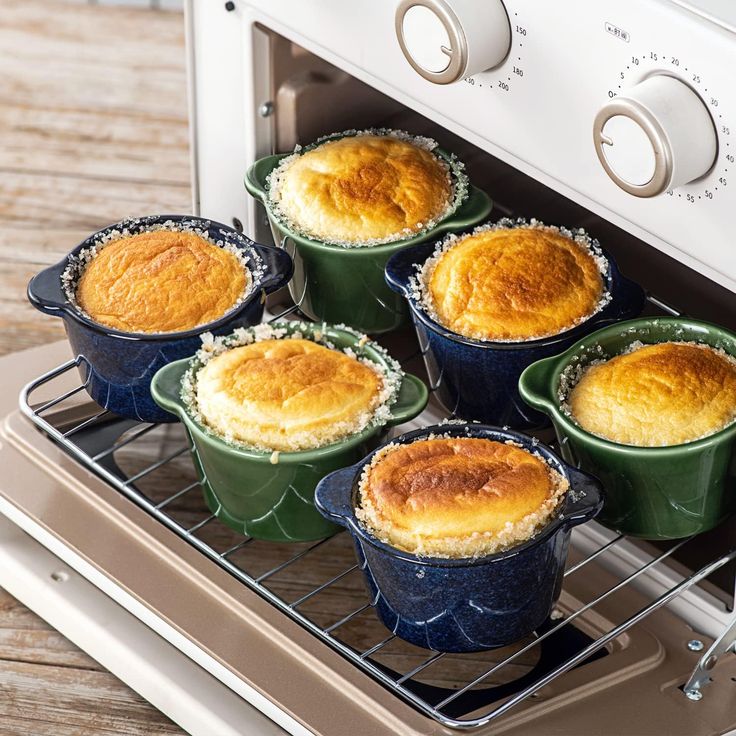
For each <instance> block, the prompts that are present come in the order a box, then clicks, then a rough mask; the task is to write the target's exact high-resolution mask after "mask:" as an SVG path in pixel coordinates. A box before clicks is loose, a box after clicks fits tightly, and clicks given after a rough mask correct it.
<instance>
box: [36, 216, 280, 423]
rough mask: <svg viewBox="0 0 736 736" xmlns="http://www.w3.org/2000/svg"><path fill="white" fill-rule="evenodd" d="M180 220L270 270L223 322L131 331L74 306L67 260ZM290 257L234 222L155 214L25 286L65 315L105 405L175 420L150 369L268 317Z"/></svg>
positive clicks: (131, 415)
mask: <svg viewBox="0 0 736 736" xmlns="http://www.w3.org/2000/svg"><path fill="white" fill-rule="evenodd" d="M165 222H176V223H180V224H183V225H187V226H190V227H193V228H196V229H197V230H202V231H204V232H206V233H207V234H208V235H209V236H210V237H212V238H213V239H215V240H217V241H224V242H225V243H229V244H231V245H234V246H235V247H237V248H239V249H241V250H242V251H243V252H244V253H245V255H246V260H247V262H248V265H249V267H250V268H251V269H253V268H254V267H255V266H256V265H257V263H258V261H260V262H261V263H262V264H263V266H264V267H265V268H263V269H261V274H260V276H257V277H256V279H255V281H254V284H253V288H252V290H251V294H250V296H249V297H248V298H247V299H245V300H244V301H243V302H242V304H240V305H239V306H238V307H237V308H236V309H235V310H233V311H232V312H230V313H229V314H227V315H225V316H224V317H222V318H221V319H219V320H216V321H214V322H210V323H209V324H206V325H202V326H201V327H197V328H195V329H193V330H188V331H186V332H177V333H169V334H160V335H159V334H156V335H146V334H131V333H125V332H121V331H119V330H115V329H112V328H108V327H105V326H103V325H99V324H97V323H95V322H93V321H92V320H90V319H89V318H87V317H85V316H84V315H83V314H82V313H81V312H80V311H79V310H78V309H77V308H76V307H75V306H74V305H73V304H71V303H70V302H69V301H68V300H67V298H66V295H65V293H64V291H63V289H62V285H61V275H62V274H63V273H64V271H65V270H66V268H67V265H68V264H69V262H70V259H71V258H73V257H74V256H76V255H77V253H79V251H81V250H83V249H84V248H88V247H90V246H91V245H94V244H95V242H98V241H99V238H101V237H104V235H105V234H106V233H108V232H111V231H113V230H121V229H123V228H127V229H128V231H129V232H130V234H131V235H133V234H135V233H137V232H141V231H143V230H145V229H146V228H149V227H150V226H151V225H155V224H159V223H165ZM292 270H293V263H292V260H291V258H290V257H289V255H288V254H287V253H286V252H285V251H283V250H281V249H279V248H274V247H272V246H265V245H259V244H257V243H254V242H253V241H252V240H250V239H249V238H247V237H246V236H245V235H243V234H242V233H239V232H237V230H234V229H233V228H230V227H227V225H222V224H220V223H217V222H213V221H211V220H205V219H203V218H200V217H194V216H192V215H156V216H151V217H143V218H136V219H135V220H124V221H122V222H118V223H115V224H114V225H110V226H108V227H106V228H104V229H103V230H100V231H99V232H97V233H95V234H94V235H91V236H90V237H89V238H87V239H86V240H84V241H83V242H82V243H80V244H79V245H78V246H77V247H76V248H74V250H73V251H71V253H69V255H68V256H67V257H66V258H64V259H63V260H62V261H60V262H59V263H57V264H56V265H54V266H51V267H49V268H47V269H45V270H44V271H41V273H39V274H37V275H36V276H34V277H33V278H32V279H31V281H30V283H29V284H28V299H29V300H30V302H31V304H33V306H34V307H36V309H39V310H41V311H42V312H45V313H46V314H51V315H54V316H57V317H61V318H62V319H63V320H64V326H65V328H66V334H67V337H68V338H69V342H70V344H71V346H72V350H73V352H74V355H76V356H77V362H78V365H79V372H80V375H81V377H82V381H83V382H84V383H85V384H86V390H87V392H88V393H89V395H90V396H91V397H92V398H93V399H94V400H95V401H96V402H97V403H98V404H99V405H100V406H101V407H103V408H104V409H108V410H109V411H111V412H113V413H115V414H118V415H119V416H122V417H126V418H128V419H136V420H138V421H141V422H173V421H176V417H174V415H173V414H170V413H169V412H167V411H165V410H164V409H162V408H161V407H160V406H158V405H157V404H156V403H155V402H154V401H153V399H152V398H151V392H150V385H151V379H152V378H153V375H154V374H155V373H156V371H157V370H158V369H159V368H162V367H163V366H164V365H166V364H167V363H170V362H172V361H174V360H178V359H180V358H186V357H187V356H190V355H192V354H193V353H194V352H196V350H198V349H199V347H200V346H201V340H200V336H201V335H202V334H203V333H205V332H212V333H213V334H215V335H221V334H227V333H230V332H232V331H233V330H234V329H235V328H236V327H247V326H250V325H254V324H258V323H259V322H260V321H261V318H262V316H263V296H264V292H265V293H266V294H270V293H271V292H272V291H276V289H279V288H281V287H282V286H285V285H286V284H287V283H288V281H289V279H290V278H291V274H292Z"/></svg>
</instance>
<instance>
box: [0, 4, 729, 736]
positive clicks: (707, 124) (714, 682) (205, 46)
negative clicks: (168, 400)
mask: <svg viewBox="0 0 736 736" xmlns="http://www.w3.org/2000/svg"><path fill="white" fill-rule="evenodd" d="M186 22H187V42H188V54H189V73H190V103H191V106H190V111H191V131H192V157H193V158H192V168H193V191H194V212H195V213H197V214H201V215H203V216H205V217H208V218H212V219H213V220H217V221H219V222H223V223H227V224H232V225H234V226H235V227H236V228H237V229H239V230H242V231H244V232H245V233H247V234H248V235H249V236H251V237H252V238H253V239H254V240H256V241H259V242H271V241H272V240H273V239H274V236H275V239H276V241H277V243H276V244H277V245H278V244H279V243H278V233H272V232H271V229H270V227H269V222H268V219H267V218H266V215H265V212H264V211H263V210H262V208H261V206H260V205H259V204H258V203H256V202H255V200H253V199H252V198H250V197H249V196H248V195H247V194H246V192H245V190H244V188H243V176H244V174H245V171H246V169H247V167H248V166H249V165H250V164H251V163H252V162H253V161H254V160H255V159H257V158H259V157H261V156H265V155H268V154H270V153H273V152H285V151H290V150H292V149H293V148H294V147H295V146H296V145H300V144H305V143H308V142H310V141H312V140H314V139H316V138H318V137H319V136H322V135H325V134H329V133H331V132H335V131H340V130H346V129H353V128H355V129H363V128H370V127H377V126H385V127H391V128H399V129H404V130H407V131H410V132H411V133H415V134H421V135H429V136H431V137H433V138H435V139H436V140H437V141H439V143H440V144H441V145H442V146H443V147H444V148H446V149H447V150H451V151H453V152H455V153H456V154H457V155H458V156H459V157H460V158H461V159H462V160H464V161H465V163H466V166H467V169H468V172H469V175H470V178H471V180H472V181H473V182H474V183H475V184H477V185H478V186H480V187H481V188H483V189H484V190H485V191H487V192H488V193H489V194H490V196H491V197H492V199H493V203H494V209H493V212H492V214H491V219H494V220H495V219H498V218H500V217H502V216H512V217H516V216H521V217H526V218H538V219H540V220H543V221H545V222H549V223H551V224H561V225H566V226H568V227H584V228H585V229H586V230H587V231H588V232H589V233H591V234H592V235H593V236H595V237H596V238H598V239H599V240H600V242H601V243H602V244H603V245H604V246H605V247H606V249H607V250H609V251H610V252H611V253H612V254H613V255H614V257H615V259H616V261H617V262H618V264H619V266H620V267H621V269H622V270H623V271H624V272H625V273H626V274H627V275H628V276H629V277H631V278H633V279H635V280H636V281H638V282H639V283H640V284H641V285H642V286H643V287H644V288H645V289H646V290H647V294H648V304H647V313H649V314H662V313H665V314H687V315H690V316H693V317H699V318H703V319H706V320H712V321H713V322H716V323H719V324H722V325H724V326H727V327H730V328H734V327H736V309H734V305H735V304H736V300H735V297H734V291H736V249H734V247H733V243H732V242H731V240H732V238H731V234H730V231H731V214H732V211H733V206H734V202H735V200H734V195H733V194H732V192H733V191H734V190H735V189H736V177H735V176H734V175H735V174H736V164H735V163H734V155H736V92H735V91H734V88H733V85H732V84H731V81H730V76H731V72H732V69H733V62H734V59H736V35H734V34H736V12H735V11H733V10H732V9H731V8H729V7H727V6H726V4H724V3H716V2H709V1H708V0H698V1H697V2H695V1H692V2H689V1H686V0H646V1H645V2H641V1H640V2H634V0H626V1H625V2H620V3H618V4H617V5H616V6H615V7H614V6H604V5H603V4H601V3H599V2H586V3H584V2H568V3H563V4H560V3H549V2H542V0H526V1H525V2H521V0H504V2H503V3H502V2H500V1H499V0H485V1H484V2H483V3H481V2H474V1H473V0H402V1H400V2H398V1H393V0H392V1H391V2H388V1H384V0H381V2H378V3H372V4H367V3H337V2H334V1H333V2H330V1H329V0H301V2H297V1H296V0H282V1H281V2H273V1H271V2H268V1H267V0H232V1H231V2H226V3H224V2H221V3H212V2H209V1H207V0H189V2H188V4H187V8H186ZM732 179H733V180H734V182H733V184H732V183H731V180H732ZM298 306H299V305H298V304H294V303H293V302H292V301H291V299H290V297H289V296H288V295H287V294H286V293H285V292H279V293H276V294H274V295H272V296H271V297H269V302H268V305H267V315H268V316H267V318H273V317H275V316H288V315H291V314H296V313H297V310H298ZM380 341H381V342H382V343H383V344H385V345H386V346H388V347H389V349H390V351H391V353H392V354H393V355H395V356H397V357H399V358H401V359H402V364H403V365H404V366H405V367H409V368H410V369H411V370H412V371H413V372H419V373H420V374H421V372H422V370H423V368H422V361H421V355H420V350H419V348H418V346H417V344H416V341H415V338H414V336H413V334H411V333H410V332H409V331H399V332H396V333H392V334H390V335H388V336H382V337H381V338H380ZM77 360H78V359H77V358H76V356H73V355H70V354H69V348H68V346H66V344H58V345H50V346H45V347H42V348H37V349H35V350H34V351H31V352H29V353H26V354H24V355H23V356H9V357H7V358H3V359H2V364H3V376H4V377H6V391H5V392H4V393H3V396H2V398H0V401H1V402H2V405H1V408H2V415H3V423H2V427H1V428H0V462H2V466H3V474H2V481H1V482H0V511H1V512H2V517H0V518H2V522H1V523H0V535H1V536H2V539H3V544H2V545H0V555H1V556H2V557H3V562H2V564H0V584H1V585H3V587H5V588H7V589H8V590H9V591H10V592H11V593H12V594H13V595H15V596H16V597H18V598H19V599H20V600H21V601H23V602H25V603H26V604H27V605H29V606H30V607H31V608H33V609H34V610H36V611H38V612H39V613H40V614H41V615H42V616H44V617H45V618H47V619H48V620H49V621H50V622H51V623H52V624H53V625H55V626H56V627H57V628H59V629H60V630H61V631H62V633H64V634H66V635H67V636H68V637H69V638H71V639H72V640H73V641H75V642H76V643H78V644H79V645H80V646H81V647H82V648H84V649H86V650H87V651H89V652H90V653H91V654H92V656H94V657H95V658H97V659H99V660H100V661H101V662H102V663H103V664H104V665H105V666H107V667H108V668H109V669H111V671H112V672H113V673H115V674H117V675H119V676H120V677H121V678H123V679H124V680H125V681H126V682H128V683H130V684H131V686H132V687H134V688H135V689H136V690H138V691H139V692H141V693H142V694H143V695H144V697H146V698H148V699H149V700H151V702H153V703H154V705H156V706H157V707H159V708H160V709H162V710H163V711H164V712H166V713H167V714H168V715H170V716H171V717H172V718H173V719H174V720H176V721H177V722H178V723H180V724H181V725H182V726H183V727H184V728H185V729H187V730H188V731H190V732H192V733H201V734H228V733H233V734H235V733H241V734H243V733H247V734H260V733H263V734H275V733H282V732H288V733H293V734H311V733H316V734H325V735H326V736H331V735H332V734H345V733H354V734H356V736H357V734H366V735H369V734H383V733H386V734H388V733H396V734H402V735H404V734H407V735H408V734H452V733H456V732H458V731H460V730H463V731H470V732H474V733H478V734H497V733H498V734H501V733H504V734H506V733H508V734H521V733H523V734H545V735H546V734H555V733H560V734H562V733H564V734H581V735H582V734H591V733H596V734H601V735H607V734H611V735H614V734H616V735H618V734H632V735H639V734H642V735H643V734H647V735H648V734H652V735H653V734H665V733H666V734H683V735H685V734H687V735H688V736H692V735H694V734H722V733H728V732H731V731H732V730H734V729H736V658H734V656H733V652H732V648H733V643H734V641H735V640H736V615H735V614H734V580H735V573H736V565H735V564H734V560H735V559H736V525H735V524H734V523H733V522H726V523H724V524H722V525H721V526H720V527H718V528H717V529H715V530H714V531H712V532H707V533H705V534H702V535H699V536H697V537H694V538H690V539H685V540H680V541H677V542H668V543H657V544H654V543H645V542H640V541H635V540H633V539H629V538H626V537H625V536H621V535H617V534H614V533H613V532H611V531H609V530H607V529H605V528H604V527H602V526H600V525H597V524H596V523H590V524H586V525H585V526H583V527H579V528H578V529H576V530H575V532H574V534H573V539H572V550H571V556H570V561H569V565H568V568H567V570H566V572H565V579H564V586H563V593H562V595H561V597H560V600H559V602H558V604H557V607H556V609H555V611H554V613H553V616H552V618H551V620H550V622H549V623H548V624H547V625H546V626H545V628H544V629H543V630H541V631H538V632H537V633H536V635H535V636H533V637H530V638H529V639H528V640H524V641H522V642H520V643H519V644H517V645H513V646H511V647H506V648H503V649H500V650H491V651H489V652H484V653H479V654H462V655H461V654H442V653H438V652H431V651H427V650H422V649H420V648H418V647H414V646H412V645H410V644H407V643H405V642H402V640H401V639H399V638H398V637H396V636H395V635H394V634H392V633H391V632H390V631H387V630H386V629H384V627H383V626H382V624H381V623H380V622H379V621H378V619H377V617H376V615H375V613H374V611H373V606H372V604H373V601H371V599H370V597H369V595H368V593H367V591H366V589H365V587H364V585H363V582H362V578H361V570H360V569H359V565H358V564H356V561H355V558H354V555H353V552H352V547H351V543H350V541H349V539H348V535H346V534H338V535H336V536H334V537H331V538H329V539H327V540H324V541H322V542H318V543H299V544H276V543H267V542H261V541H258V540H253V539H250V538H243V537H239V536H238V535H237V534H235V533H234V532H232V531H229V530H228V529H227V528H226V527H225V526H224V525H222V524H221V523H220V522H219V521H218V520H217V519H216V518H215V516H214V515H213V514H211V513H210V511H209V510H208V509H207V508H206V506H205V505H204V502H203V501H202V499H201V495H200V493H199V490H200V489H199V482H198V480H197V476H196V474H195V472H194V468H193V466H192V461H191V456H190V450H189V446H188V444H187V441H186V437H185V435H184V433H183V430H182V428H181V426H180V425H178V424H164V425H153V424H141V423H135V422H132V421H129V420H123V419H120V418H118V417H115V416H114V415H111V414H110V413H109V412H106V411H104V410H101V409H100V407H98V406H96V405H94V404H93V403H92V402H91V401H90V400H89V399H88V398H87V396H86V394H85V391H84V385H80V382H79V378H78V374H77V372H76V363H77ZM17 397H20V401H19V403H18V398H17ZM443 418H445V412H444V411H443V410H442V408H441V407H440V405H439V404H438V403H437V402H435V401H434V400H432V399H431V400H430V404H429V406H428V408H427V410H426V411H425V412H424V413H423V414H422V415H421V416H420V417H419V418H418V419H417V420H414V421H413V422H412V423H410V424H409V425H405V426H404V427H402V428H401V429H402V430H404V429H408V428H412V427H419V426H425V425H427V424H431V423H434V422H437V421H441V420H442V419H443ZM540 437H541V438H542V439H543V440H550V439H551V435H550V434H549V432H548V433H547V434H544V433H543V434H542V435H540ZM734 490H736V489H734Z"/></svg>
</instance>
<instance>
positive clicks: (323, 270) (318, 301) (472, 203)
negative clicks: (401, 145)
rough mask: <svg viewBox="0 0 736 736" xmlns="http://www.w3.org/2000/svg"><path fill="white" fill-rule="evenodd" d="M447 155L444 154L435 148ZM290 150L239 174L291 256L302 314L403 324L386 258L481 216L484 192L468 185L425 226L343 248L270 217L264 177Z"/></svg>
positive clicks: (401, 303)
mask: <svg viewBox="0 0 736 736" xmlns="http://www.w3.org/2000/svg"><path fill="white" fill-rule="evenodd" d="M438 153H439V155H440V156H442V157H444V158H449V156H448V154H446V153H445V152H443V151H438ZM290 155H291V154H288V153H284V154H277V155H275V156H266V157H265V158H262V159H259V160H258V161H256V162H255V163H254V164H253V165H252V166H251V167H250V168H249V169H248V172H247V174H246V176H245V188H246V189H247V190H248V192H249V193H250V194H251V195H252V196H253V197H255V198H256V199H258V200H259V201H260V202H262V203H263V205H264V206H265V208H266V211H267V213H268V218H269V221H270V223H271V230H272V232H273V235H274V239H275V241H276V244H277V245H282V246H283V247H284V248H286V250H287V251H288V253H289V255H290V256H291V257H292V258H293V259H294V276H293V277H292V280H291V282H290V283H289V291H290V293H291V296H292V298H293V299H294V301H295V302H296V303H297V304H299V305H300V309H301V311H302V312H304V314H306V315H308V316H309V317H311V318H312V319H317V320H324V321H325V322H331V323H342V324H347V325H350V326H352V327H355V328H356V329H358V330H361V331H362V332H368V333H371V334H377V333H381V332H388V331H390V330H393V329H396V328H397V327H400V326H402V325H405V324H408V323H409V313H408V309H407V305H406V300H405V299H404V298H403V297H402V296H401V295H400V294H397V293H396V292H394V291H392V290H391V289H390V288H389V287H388V286H387V284H386V282H385V280H384V275H383V272H384V269H385V267H386V262H387V261H388V259H389V258H390V257H391V256H392V255H393V254H394V253H396V252H397V251H399V250H401V249H402V248H405V247H407V246H409V245H415V244H417V243H423V242H426V241H431V240H436V239H438V237H439V236H440V235H442V234H443V233H446V232H450V231H455V230H462V229H464V228H467V227H470V226H471V225H476V224H478V223H479V222H481V221H482V220H484V219H486V218H487V217H488V215H489V214H490V212H491V208H492V204H491V200H490V199H489V197H488V195H487V194H486V193H485V192H483V191H481V190H480V189H476V188H475V187H473V186H470V187H469V188H468V196H467V198H466V200H465V201H464V202H463V203H462V204H461V205H460V207H458V209H457V210H456V211H455V212H454V213H453V214H451V215H449V216H448V217H447V218H445V219H444V220H442V221H441V222H440V223H438V224H437V226H436V227H433V228H432V229H431V230H429V231H427V232H425V233H422V234H421V235H417V236H415V237H413V238H407V239H405V240H397V241H396V242H393V243H388V244H386V245H374V246H367V247H362V248H343V247H341V246H339V245H329V244H327V243H322V242H319V241H317V240H311V239H310V238H306V237H304V236H301V235H298V234H297V233H295V232H293V231H292V230H290V229H289V228H287V227H286V226H285V225H284V224H283V223H281V222H280V221H279V220H277V218H276V217H274V215H273V213H272V211H271V209H270V207H269V204H268V195H267V190H266V179H267V177H268V175H269V174H270V173H271V171H273V169H274V168H276V166H277V165H278V163H279V161H281V159H282V158H285V157H286V156H290Z"/></svg>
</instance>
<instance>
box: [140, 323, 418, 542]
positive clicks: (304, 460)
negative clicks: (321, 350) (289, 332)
mask: <svg viewBox="0 0 736 736" xmlns="http://www.w3.org/2000/svg"><path fill="white" fill-rule="evenodd" d="M292 324H296V323H292ZM298 324H300V326H301V328H302V329H304V324H303V323H298ZM279 326H280V325H279ZM310 329H315V330H320V331H321V332H322V333H323V334H324V335H326V336H327V337H328V338H329V340H330V341H331V342H332V343H333V344H335V345H336V346H337V347H340V348H343V347H353V348H354V349H355V352H356V353H357V354H358V355H362V356H365V357H368V358H370V359H372V360H374V361H375V362H377V363H380V364H383V365H385V364H386V360H385V358H384V357H383V356H382V355H381V354H380V353H379V352H378V351H376V350H375V348H373V347H372V346H371V343H368V344H367V345H364V346H362V347H357V342H358V338H357V337H356V336H355V335H354V334H353V333H351V332H347V331H345V330H339V329H336V328H330V327H326V326H324V325H313V326H311V327H310ZM188 367H189V359H184V360H178V361H176V362H175V363H170V364H169V365H167V366H165V367H164V368H162V369H161V370H160V371H158V373H156V375H155V376H154V378H153V382H152V384H151V393H152V395H153V398H154V399H155V401H156V402H157V403H158V404H159V405H160V406H162V407H164V408H165V409H167V410H168V411H170V412H172V413H173V414H175V415H176V416H178V417H179V418H180V419H181V421H182V422H183V423H184V426H185V428H186V430H187V434H188V436H189V441H190V445H191V446H192V448H193V457H194V463H195V466H196V468H197V471H198V473H199V476H200V478H201V480H202V482H203V483H202V485H203V487H204V493H205V499H206V501H207V505H208V506H209V508H210V510H211V511H212V512H213V513H214V514H216V515H217V516H218V518H219V519H221V520H222V521H223V522H224V523H225V524H227V525H228V526H230V527H232V528H233V529H235V530H236V531H239V532H241V533H243V534H247V535H249V536H252V537H256V538H258V539H268V540H272V541H279V542H303V541H309V540H314V539H322V538H324V537H328V536H330V535H331V534H334V533H335V532H336V531H338V529H339V527H338V526H336V525H334V524H332V523H331V522H329V521H327V520H326V519H325V518H324V517H323V516H322V515H321V514H320V513H319V512H318V511H317V510H316V509H315V507H314V504H313V499H314V489H315V486H316V485H317V483H318V482H319V481H320V480H321V479H322V478H323V477H324V476H325V475H327V474H328V473H331V472H332V471H334V470H338V469H339V468H343V467H346V466H348V465H352V464H353V463H355V462H357V461H358V460H360V459H361V458H362V457H364V456H365V455H366V454H367V453H368V452H370V451H371V450H372V449H374V448H375V447H376V446H377V445H378V444H379V443H380V442H381V441H383V440H384V439H385V436H386V432H387V429H388V427H391V426H394V425H396V424H401V423H402V422H406V421H409V420H410V419H413V418H414V417H415V416H417V415H418V414H419V413H420V412H421V411H422V410H423V409H424V407H425V406H426V404H427V397H428V393H427V388H426V386H425V385H424V383H423V382H422V381H420V380H419V379H418V378H416V377H415V376H412V375H406V376H405V377H404V380H403V382H402V384H401V389H400V391H399V396H398V398H397V400H396V401H395V402H394V404H393V405H392V406H391V414H392V418H391V420H390V421H389V422H388V424H387V425H386V426H385V427H369V428H367V429H365V430H363V432H360V433H359V434H355V435H351V436H350V437H349V438H348V439H346V440H343V441H342V442H338V443H336V444H333V445H329V446H327V447H322V448H319V449H317V450H309V451H304V452H282V453H279V455H278V462H276V463H272V462H271V457H272V453H270V452H257V451H254V450H246V449H242V448H239V447H235V446H233V445H230V444H228V443H226V442H224V441H223V440H221V439H220V438H218V437H216V436H215V435H213V434H211V433H210V432H208V431H206V429H205V428H204V427H202V425H200V424H199V423H198V422H196V421H195V420H194V419H192V417H190V416H189V414H188V413H187V411H186V407H185V404H184V402H183V400H182V399H181V396H180V391H181V379H182V376H183V375H184V373H185V372H186V370H187V368H188Z"/></svg>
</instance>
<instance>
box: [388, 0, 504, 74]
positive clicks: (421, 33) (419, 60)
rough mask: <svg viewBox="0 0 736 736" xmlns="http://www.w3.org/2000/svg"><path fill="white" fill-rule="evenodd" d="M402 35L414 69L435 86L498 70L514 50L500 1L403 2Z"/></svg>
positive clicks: (399, 11)
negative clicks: (486, 71)
mask: <svg viewBox="0 0 736 736" xmlns="http://www.w3.org/2000/svg"><path fill="white" fill-rule="evenodd" d="M396 36H397V37H398V39H399V46H401V50H402V51H403V52H404V56H405V57H406V59H407V61H408V62H409V63H410V64H411V65H412V67H413V68H414V70H415V71H416V72H418V73H419V74H421V75H422V76H423V77H424V78H425V79H426V80H428V81H430V82H434V83H435V84H450V83H451V82H456V81H457V80H459V79H462V78H463V77H470V76H472V75H473V74H477V73H478V72H482V71H485V70H486V69H493V68H494V67H497V66H498V65H499V64H500V63H501V62H502V61H503V60H504V59H505V58H506V56H508V53H509V49H510V48H511V27H510V25H509V18H508V15H507V14H506V9H505V8H504V6H503V3H502V2H500V0H482V2H478V0H401V1H400V2H399V4H398V7H397V8H396Z"/></svg>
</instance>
